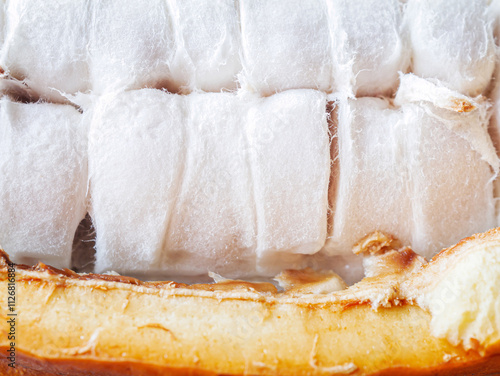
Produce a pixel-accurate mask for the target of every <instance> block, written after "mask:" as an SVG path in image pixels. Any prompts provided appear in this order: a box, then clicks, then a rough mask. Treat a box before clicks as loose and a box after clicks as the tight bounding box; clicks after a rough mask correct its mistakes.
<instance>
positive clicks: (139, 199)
mask: <svg viewBox="0 0 500 376" xmlns="http://www.w3.org/2000/svg"><path fill="white" fill-rule="evenodd" d="M325 111H326V97H325V95H324V94H323V93H320V92H316V91H312V90H298V91H290V92H286V93H282V94H277V95H276V96H273V97H271V98H252V99H249V98H247V99H243V98H240V97H238V96H236V95H234V94H229V93H226V94H224V93H217V94H208V93H207V94H190V95H188V96H178V95H172V94H167V93H164V92H161V91H157V90H152V89H149V90H148V89H146V90H140V91H131V92H126V93H122V94H119V95H117V96H106V97H104V98H102V99H101V101H100V102H99V103H98V104H97V106H96V107H95V108H94V109H93V121H92V127H91V132H90V139H89V171H90V172H89V174H90V185H91V197H92V210H91V214H92V217H93V221H94V225H95V227H96V232H97V243H96V248H97V254H96V257H97V262H96V270H97V271H98V272H102V271H105V270H110V269H114V270H117V271H119V272H121V273H127V274H134V275H148V276H149V277H150V276H151V275H152V274H153V275H197V274H206V273H207V272H208V271H214V272H217V273H221V274H223V275H225V276H234V277H243V276H245V275H246V276H255V275H269V276H271V275H274V274H275V273H277V272H279V271H281V269H282V268H283V267H284V266H285V267H286V266H294V265H296V264H297V263H298V262H300V261H301V256H300V255H294V254H293V253H294V252H295V253H315V252H316V251H318V250H319V249H320V248H321V247H322V246H323V244H324V241H325V237H326V206H327V205H326V203H327V189H328V177H329V147H328V134H327V124H326V114H325ZM281 256H283V257H281Z"/></svg>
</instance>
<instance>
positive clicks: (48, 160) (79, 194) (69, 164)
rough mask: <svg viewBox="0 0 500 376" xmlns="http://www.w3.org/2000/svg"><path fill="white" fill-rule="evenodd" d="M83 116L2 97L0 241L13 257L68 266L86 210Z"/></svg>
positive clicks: (70, 110)
mask: <svg viewBox="0 0 500 376" xmlns="http://www.w3.org/2000/svg"><path fill="white" fill-rule="evenodd" d="M84 119H85V116H83V115H81V114H80V113H79V112H78V111H77V110H75V109H74V108H73V107H71V106H68V105H57V104H40V103H36V104H22V103H14V102H11V101H10V100H8V99H6V98H3V99H1V100H0V213H2V215H1V216H0V244H1V246H2V247H3V248H4V249H5V251H6V252H8V253H9V255H10V256H11V257H12V259H13V261H14V262H20V263H28V264H32V263H36V262H38V261H40V260H41V261H43V262H45V263H48V264H50V265H53V266H56V267H65V268H68V267H70V260H71V249H72V243H73V236H74V234H75V230H76V228H77V226H78V224H79V223H80V221H81V220H82V219H83V218H84V217H85V213H86V192H87V131H88V128H87V126H86V123H85V120H84Z"/></svg>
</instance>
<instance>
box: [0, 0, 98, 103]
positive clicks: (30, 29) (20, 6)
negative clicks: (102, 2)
mask: <svg viewBox="0 0 500 376" xmlns="http://www.w3.org/2000/svg"><path fill="white" fill-rule="evenodd" d="M5 10H6V14H5V17H6V19H5V30H4V31H5V33H4V38H5V42H4V44H3V46H2V49H1V50H0V66H1V67H2V68H3V69H4V70H5V71H6V72H7V73H9V74H10V75H11V76H13V77H14V78H17V79H19V80H25V81H26V83H27V84H28V86H30V88H31V89H33V90H34V91H36V92H37V93H39V95H41V96H42V97H44V98H46V99H49V100H51V101H55V102H59V101H63V100H64V98H63V97H62V96H61V95H60V93H59V91H62V92H67V93H75V92H79V91H80V92H84V91H87V90H89V89H90V83H89V73H88V62H87V38H86V35H87V33H88V30H87V22H86V21H87V19H88V13H89V11H88V2H87V0H61V1H45V0H7V1H6V8H5Z"/></svg>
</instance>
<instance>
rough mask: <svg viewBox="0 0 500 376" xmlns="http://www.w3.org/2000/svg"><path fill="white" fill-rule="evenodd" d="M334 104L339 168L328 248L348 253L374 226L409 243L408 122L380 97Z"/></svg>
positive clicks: (333, 251)
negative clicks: (336, 107)
mask: <svg viewBox="0 0 500 376" xmlns="http://www.w3.org/2000/svg"><path fill="white" fill-rule="evenodd" d="M337 105H338V106H339V108H338V124H337V137H338V144H339V155H338V159H337V160H336V163H338V164H339V169H340V170H339V175H338V182H336V184H338V186H337V192H336V199H335V200H334V202H335V206H334V208H333V209H334V216H333V229H332V230H333V231H332V234H331V238H330V239H329V240H328V243H327V249H328V250H329V251H331V252H332V253H340V254H348V253H350V250H351V247H352V246H353V245H354V244H355V243H356V242H357V241H358V240H359V239H361V238H362V237H363V236H365V235H367V234H368V233H370V232H372V231H375V230H380V231H385V232H387V233H390V234H393V235H394V236H397V237H398V238H399V239H401V240H402V241H403V243H405V244H409V243H410V241H411V224H412V221H411V201H410V199H411V197H410V193H409V190H408V184H409V179H410V176H409V174H408V172H407V169H406V158H405V153H406V152H407V150H406V148H407V145H406V137H405V135H406V134H408V129H409V127H411V126H412V124H409V123H408V122H406V121H405V119H404V117H403V116H401V113H400V112H399V111H395V110H393V109H391V108H389V105H388V103H387V102H386V101H385V100H383V99H378V98H360V99H357V100H348V99H344V100H342V101H340V102H339V103H338V104H337ZM334 184H335V183H334Z"/></svg>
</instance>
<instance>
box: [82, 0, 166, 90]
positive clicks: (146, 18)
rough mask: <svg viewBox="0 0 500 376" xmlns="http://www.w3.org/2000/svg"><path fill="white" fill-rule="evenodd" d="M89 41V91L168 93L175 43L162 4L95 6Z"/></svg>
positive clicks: (151, 0) (114, 1)
mask: <svg viewBox="0 0 500 376" xmlns="http://www.w3.org/2000/svg"><path fill="white" fill-rule="evenodd" d="M91 20H92V21H91V24H92V26H91V28H90V35H89V51H90V63H89V64H90V72H91V78H92V89H93V91H94V92H96V93H98V94H101V93H103V92H106V91H113V90H118V89H122V88H127V89H137V88H141V87H147V86H149V87H163V86H166V87H167V88H168V86H169V85H168V82H169V80H170V78H171V76H170V70H169V66H170V61H171V59H172V57H173V55H174V49H175V38H174V31H173V25H172V19H171V16H170V14H169V12H168V7H167V4H166V2H165V0H147V1H145V0H138V1H128V2H126V3H124V2H123V1H118V0H110V1H96V2H93V3H92V17H91Z"/></svg>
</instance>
